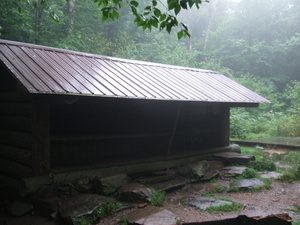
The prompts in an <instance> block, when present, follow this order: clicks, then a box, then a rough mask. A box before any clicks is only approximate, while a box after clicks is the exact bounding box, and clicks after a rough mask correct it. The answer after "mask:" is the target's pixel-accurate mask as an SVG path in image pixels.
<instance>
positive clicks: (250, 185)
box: [231, 178, 264, 189]
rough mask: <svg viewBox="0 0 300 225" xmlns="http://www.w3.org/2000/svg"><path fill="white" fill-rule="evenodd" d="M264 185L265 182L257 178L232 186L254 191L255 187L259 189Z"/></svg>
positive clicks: (238, 182) (236, 182)
mask: <svg viewBox="0 0 300 225" xmlns="http://www.w3.org/2000/svg"><path fill="white" fill-rule="evenodd" d="M262 185H264V182H263V181H261V180H260V179H257V178H251V179H245V180H238V181H235V182H233V183H232V184H231V187H232V186H236V187H238V188H239V189H253V188H254V187H259V186H262Z"/></svg>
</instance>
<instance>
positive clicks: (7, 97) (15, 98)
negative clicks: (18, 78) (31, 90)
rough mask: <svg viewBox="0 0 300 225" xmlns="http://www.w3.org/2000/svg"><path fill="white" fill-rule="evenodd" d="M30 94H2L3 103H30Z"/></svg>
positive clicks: (0, 98)
mask: <svg viewBox="0 0 300 225" xmlns="http://www.w3.org/2000/svg"><path fill="white" fill-rule="evenodd" d="M29 101H30V98H29V94H28V93H21V92H0V102H1V103H12V102H14V103H17V102H19V103H26V102H29Z"/></svg>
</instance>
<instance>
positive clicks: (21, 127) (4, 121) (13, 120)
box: [0, 115, 31, 132]
mask: <svg viewBox="0 0 300 225" xmlns="http://www.w3.org/2000/svg"><path fill="white" fill-rule="evenodd" d="M0 124H1V127H2V129H8V130H15V131H25V132H31V119H30V118H28V117H20V116H2V115H0Z"/></svg>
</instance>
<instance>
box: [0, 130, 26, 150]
mask: <svg viewBox="0 0 300 225" xmlns="http://www.w3.org/2000/svg"><path fill="white" fill-rule="evenodd" d="M0 143H2V144H6V145H11V146H18V147H21V148H25V149H31V148H32V136H31V134H29V133H22V132H14V131H7V130H0Z"/></svg>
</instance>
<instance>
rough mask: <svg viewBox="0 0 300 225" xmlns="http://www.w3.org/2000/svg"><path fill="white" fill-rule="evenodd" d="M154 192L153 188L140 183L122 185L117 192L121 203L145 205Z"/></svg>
mask: <svg viewBox="0 0 300 225" xmlns="http://www.w3.org/2000/svg"><path fill="white" fill-rule="evenodd" d="M155 193H156V192H155V190H154V189H153V188H151V187H147V186H145V185H143V184H140V183H129V184H125V185H123V186H122V187H121V188H120V190H119V198H120V200H121V201H127V202H135V203H145V202H150V200H151V196H152V195H154V194H155Z"/></svg>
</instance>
